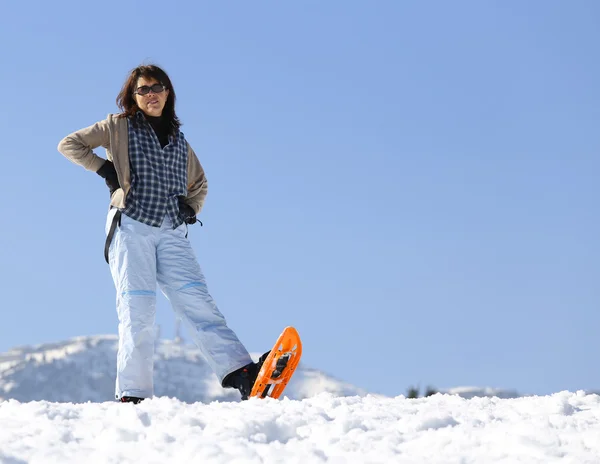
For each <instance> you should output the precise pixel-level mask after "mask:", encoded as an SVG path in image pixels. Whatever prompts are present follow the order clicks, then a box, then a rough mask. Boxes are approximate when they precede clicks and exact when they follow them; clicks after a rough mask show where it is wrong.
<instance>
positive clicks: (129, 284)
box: [109, 215, 156, 398]
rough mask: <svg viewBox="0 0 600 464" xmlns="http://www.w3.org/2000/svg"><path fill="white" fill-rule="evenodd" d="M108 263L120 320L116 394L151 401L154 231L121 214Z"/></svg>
mask: <svg viewBox="0 0 600 464" xmlns="http://www.w3.org/2000/svg"><path fill="white" fill-rule="evenodd" d="M152 229H155V231H153V230H152ZM109 263H110V271H111V274H112V277H113V281H114V283H115V288H116V290H117V314H118V317H119V350H118V354H117V382H116V388H115V395H116V397H117V398H121V397H123V396H133V397H138V398H150V397H151V396H152V395H153V394H154V385H153V363H154V341H155V340H154V339H155V330H154V319H155V315H156V228H153V227H151V226H148V225H145V224H142V223H140V222H137V221H134V220H133V219H131V218H129V217H127V216H125V215H122V217H121V225H120V227H118V228H117V229H116V231H115V234H114V237H113V239H112V242H111V245H110V251H109Z"/></svg>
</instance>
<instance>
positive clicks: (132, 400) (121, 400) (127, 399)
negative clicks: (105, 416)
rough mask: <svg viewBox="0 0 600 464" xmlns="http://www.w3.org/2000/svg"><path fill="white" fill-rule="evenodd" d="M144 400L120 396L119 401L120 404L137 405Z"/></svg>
mask: <svg viewBox="0 0 600 464" xmlns="http://www.w3.org/2000/svg"><path fill="white" fill-rule="evenodd" d="M143 400H144V398H138V397H137V396H122V397H121V399H120V400H119V401H120V402H121V403H133V404H138V403H139V402H140V401H143Z"/></svg>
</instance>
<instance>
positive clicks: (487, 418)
mask: <svg viewBox="0 0 600 464" xmlns="http://www.w3.org/2000/svg"><path fill="white" fill-rule="evenodd" d="M0 424H2V426H1V427H0V462H2V463H10V464H17V463H19V464H20V463H48V464H50V463H81V462H86V463H134V462H141V463H146V464H150V463H165V462H169V463H189V462H209V463H230V462H236V463H237V462H240V463H246V462H247V463H262V462H269V463H284V462H285V463H313V462H314V463H320V462H331V463H350V462H352V463H363V462H364V463H366V462H369V463H389V462H394V463H446V464H448V463H463V464H465V463H552V462H561V463H578V464H582V463H593V462H594V463H597V462H600V440H599V439H598V437H599V436H600V396H598V395H589V394H585V393H584V392H577V393H570V392H561V393H557V394H554V395H550V396H543V397H534V396H532V397H527V398H516V399H500V398H488V397H486V398H472V399H465V398H461V397H460V396H457V395H449V394H438V395H434V396H432V397H429V398H422V399H407V398H405V397H403V396H399V397H396V398H383V397H377V396H372V395H365V396H349V397H337V396H335V395H333V394H331V393H322V394H319V395H316V396H314V397H311V398H307V399H304V400H301V401H298V400H289V399H283V400H279V401H277V400H271V399H267V400H259V399H251V400H250V401H246V402H219V401H214V402H211V403H209V404H204V403H193V404H190V403H185V402H182V401H179V400H177V399H173V398H167V397H157V398H153V399H151V400H147V401H145V402H143V403H141V404H139V405H133V404H119V403H115V402H114V401H110V402H103V403H77V404H74V403H51V402H47V401H35V402H28V403H21V402H19V401H16V400H6V401H3V402H0Z"/></svg>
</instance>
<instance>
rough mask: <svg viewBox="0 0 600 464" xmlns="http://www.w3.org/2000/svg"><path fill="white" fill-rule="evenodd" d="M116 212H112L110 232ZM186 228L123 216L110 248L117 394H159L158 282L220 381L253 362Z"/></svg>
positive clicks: (183, 225) (110, 215)
mask: <svg viewBox="0 0 600 464" xmlns="http://www.w3.org/2000/svg"><path fill="white" fill-rule="evenodd" d="M116 211H117V210H116V209H112V210H110V212H109V215H108V218H107V223H106V231H107V233H108V230H109V228H110V225H111V222H112V219H113V217H114V214H115V213H116ZM186 230H187V226H186V225H185V224H182V225H181V226H179V227H177V228H176V229H173V228H172V226H171V221H170V220H169V219H168V218H165V220H164V221H163V224H162V226H161V227H152V226H149V225H146V224H143V223H141V222H138V221H135V220H133V219H131V218H129V217H127V216H126V215H125V214H122V215H121V225H120V226H119V227H117V229H116V230H115V233H114V236H113V238H112V242H111V244H110V249H109V263H110V271H111V274H112V277H113V281H114V283H115V288H116V291H117V314H118V317H119V349H118V355H117V382H116V389H115V394H116V398H121V397H122V396H136V397H139V398H150V397H152V396H153V394H154V387H153V364H154V341H155V335H154V334H155V329H154V320H155V315H156V286H157V283H158V286H159V287H160V289H161V290H162V292H163V293H164V294H165V296H166V297H167V298H168V300H169V301H170V303H171V305H172V307H173V310H174V311H175V312H176V313H177V315H178V316H179V317H180V318H181V321H182V322H183V325H185V326H187V328H188V329H189V331H190V333H191V336H192V338H193V340H194V342H195V344H196V345H197V346H198V347H199V348H200V350H201V352H202V354H203V355H204V357H205V358H206V360H207V362H208V364H209V365H210V367H211V368H212V369H213V371H214V372H215V374H216V375H217V377H218V379H219V382H222V380H223V378H224V377H225V376H226V375H227V374H229V373H230V372H233V371H234V370H236V369H238V368H240V367H242V366H245V365H246V364H249V363H251V362H252V359H251V358H250V355H249V354H248V351H247V350H246V348H244V346H243V345H242V343H241V342H240V341H239V340H238V338H237V336H236V335H235V333H234V332H233V331H232V330H231V329H230V328H229V327H228V326H227V323H226V321H225V318H224V317H223V315H222V314H221V312H220V311H219V309H218V308H217V305H216V304H215V302H214V300H213V299H212V297H211V296H210V294H209V293H208V289H207V287H206V282H205V279H204V275H203V274H202V270H201V269H200V265H199V264H198V261H197V259H196V257H195V254H194V250H193V248H192V247H191V245H190V242H189V241H188V239H187V238H186V236H185V235H186ZM198 380H199V381H200V379H198Z"/></svg>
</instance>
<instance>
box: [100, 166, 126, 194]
mask: <svg viewBox="0 0 600 464" xmlns="http://www.w3.org/2000/svg"><path fill="white" fill-rule="evenodd" d="M96 174H98V175H99V176H100V177H102V178H103V179H104V181H105V182H106V185H107V186H108V189H109V190H110V195H111V196H112V194H113V193H115V190H117V189H119V188H121V186H120V185H119V179H117V171H115V165H114V164H112V161H109V160H106V161H105V162H104V164H103V165H102V166H101V167H100V169H98V171H96Z"/></svg>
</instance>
